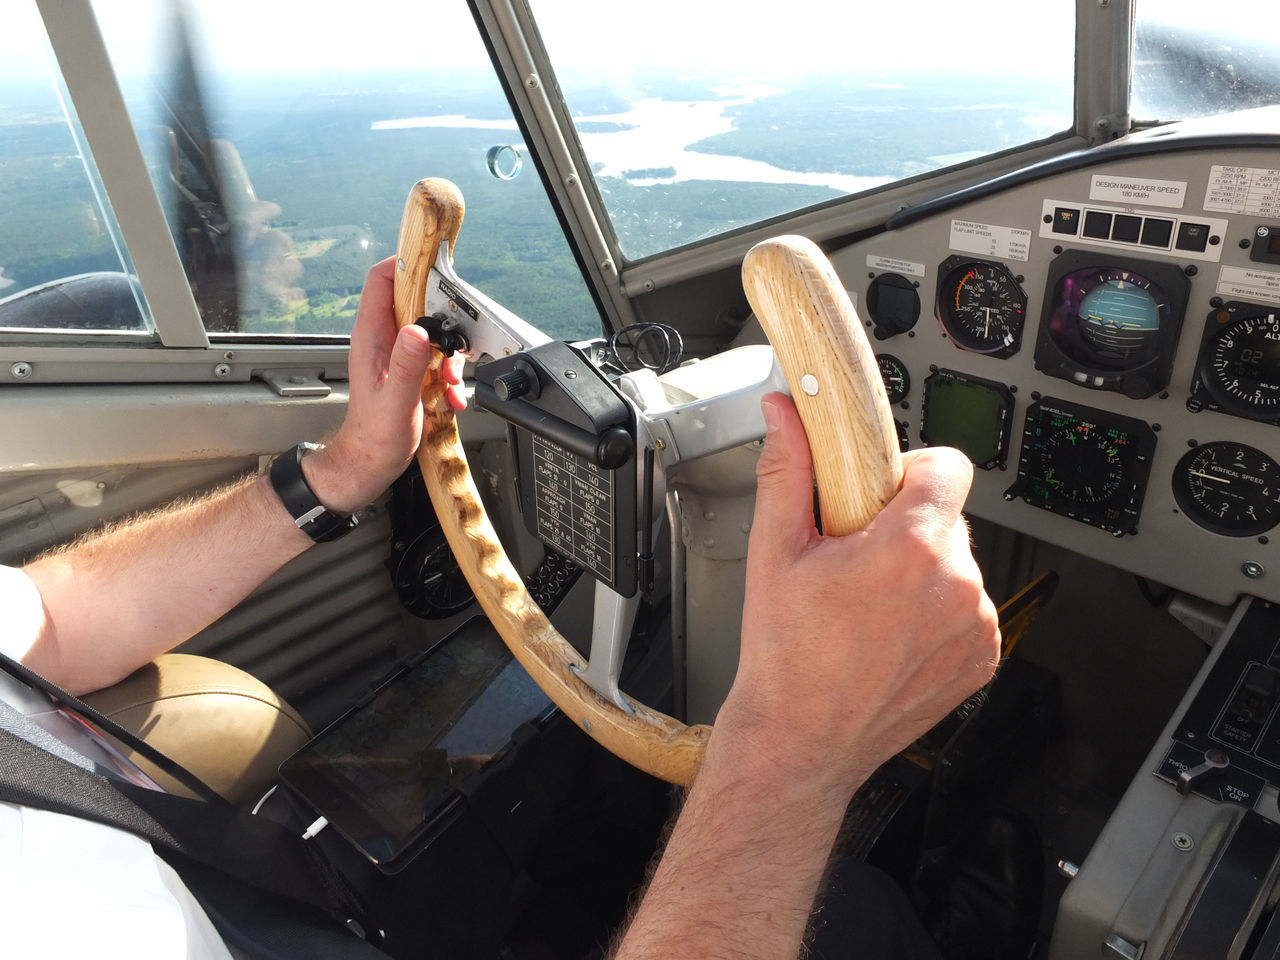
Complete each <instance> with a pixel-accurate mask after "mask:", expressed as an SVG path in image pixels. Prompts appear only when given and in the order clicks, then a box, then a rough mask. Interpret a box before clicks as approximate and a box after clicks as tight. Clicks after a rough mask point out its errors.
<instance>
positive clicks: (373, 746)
mask: <svg viewBox="0 0 1280 960" xmlns="http://www.w3.org/2000/svg"><path fill="white" fill-rule="evenodd" d="M553 710H554V706H553V705H552V704H551V701H550V700H548V699H547V697H546V695H545V694H544V693H543V692H542V691H541V690H540V689H539V688H538V686H537V684H535V683H534V682H533V680H532V678H530V676H529V675H528V674H527V673H526V672H525V670H524V668H523V667H521V666H520V664H519V663H518V662H517V661H516V660H515V659H514V658H513V657H512V656H511V653H510V651H509V650H507V648H506V645H505V644H504V643H503V642H502V639H501V638H500V637H499V636H498V634H497V633H496V631H494V629H493V627H492V626H491V625H490V624H489V622H488V621H487V620H485V619H484V618H483V617H476V618H473V619H472V620H469V621H467V622H466V623H465V624H463V625H462V626H461V627H459V628H458V629H457V630H456V631H454V632H453V633H452V634H450V635H449V636H448V637H447V638H445V639H444V640H443V641H441V642H440V643H439V644H437V645H436V646H435V647H433V648H432V649H431V650H429V651H427V652H426V653H425V654H422V655H421V656H420V658H418V659H417V660H415V662H413V663H411V664H410V665H409V666H407V667H405V668H404V669H403V670H401V671H399V672H398V673H396V674H394V675H393V676H392V677H391V678H390V679H389V680H387V681H386V682H384V683H383V684H381V685H380V686H379V687H378V688H377V689H376V690H375V691H374V692H373V694H372V696H371V697H370V698H369V699H368V700H366V701H365V702H364V703H362V704H360V705H359V706H357V707H355V708H354V709H352V710H350V711H348V712H347V713H346V714H344V715H343V716H342V717H340V718H339V719H338V720H336V721H334V722H333V723H332V724H330V725H329V726H328V727H326V728H325V729H324V730H323V731H321V732H320V733H319V734H318V735H317V736H316V737H314V738H313V739H312V740H311V741H310V742H309V743H308V744H307V745H306V746H305V747H303V748H302V749H301V750H299V751H298V752H297V753H295V754H294V755H293V756H291V757H290V758H289V759H287V760H285V761H284V763H283V764H281V766H280V780H281V782H283V783H284V784H285V785H287V786H288V787H289V788H290V789H292V790H293V791H295V792H296V793H297V794H299V795H300V796H301V797H303V798H304V799H305V800H306V801H307V802H308V803H309V804H310V805H311V806H312V807H313V808H314V809H315V810H316V812H317V813H319V814H321V815H322V816H324V817H325V818H326V819H327V820H328V821H329V825H330V826H331V827H333V828H334V829H336V830H337V831H338V832H339V833H341V834H342V835H343V836H344V837H346V838H347V839H348V840H349V841H350V842H351V843H353V844H354V845H355V846H356V847H357V849H359V850H360V851H361V852H362V853H363V854H364V855H365V856H366V857H368V858H369V859H370V860H371V861H373V862H374V863H375V864H377V865H378V866H379V867H380V868H382V869H383V870H385V871H387V872H396V871H397V870H399V869H402V868H403V867H404V866H405V865H406V864H407V863H408V862H409V861H410V860H411V859H412V855H413V854H414V853H416V852H417V851H419V850H421V849H422V848H423V847H424V846H425V845H426V844H427V843H428V842H429V841H430V840H431V838H432V837H433V836H435V835H436V834H437V833H438V832H439V831H440V830H441V829H443V828H444V827H445V826H447V825H448V823H450V822H451V821H452V819H453V816H452V815H456V813H457V812H459V810H460V807H461V804H462V803H463V802H464V795H465V792H466V791H467V790H468V789H469V788H471V787H474V786H475V785H476V784H477V783H479V782H480V781H481V780H482V779H483V777H484V771H485V768H486V767H487V766H488V765H489V764H490V763H491V762H492V760H493V759H494V757H495V756H496V755H498V754H500V753H501V752H502V751H503V750H504V748H505V747H506V746H507V745H508V744H509V743H510V742H511V734H512V732H513V731H514V730H515V729H516V728H517V727H519V726H520V725H521V724H524V723H527V722H530V721H534V720H538V719H541V718H543V717H545V716H546V715H548V714H550V713H551V712H552V711H553Z"/></svg>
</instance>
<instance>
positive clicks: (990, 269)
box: [938, 257, 1027, 357]
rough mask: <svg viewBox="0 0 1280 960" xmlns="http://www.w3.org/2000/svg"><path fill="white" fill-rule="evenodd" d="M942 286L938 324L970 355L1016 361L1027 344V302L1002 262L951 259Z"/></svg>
mask: <svg viewBox="0 0 1280 960" xmlns="http://www.w3.org/2000/svg"><path fill="white" fill-rule="evenodd" d="M941 269H942V271H943V272H942V279H941V280H940V281H939V282H938V322H939V323H941V324H942V329H943V330H944V331H945V332H946V334H947V336H948V337H950V338H951V341H952V342H953V343H954V344H955V345H956V346H958V347H960V348H962V349H964V350H972V351H973V352H974V353H988V354H992V355H993V356H998V357H1008V356H1012V355H1013V354H1014V353H1016V352H1017V350H1018V344H1019V342H1020V341H1021V339H1022V324H1023V321H1024V320H1025V319H1026V314H1027V297H1026V294H1024V293H1023V292H1022V288H1021V287H1020V286H1018V281H1016V280H1015V279H1014V278H1013V276H1012V274H1010V273H1009V271H1008V270H1006V269H1005V268H1004V267H1003V266H1001V265H1000V264H998V263H988V262H987V261H985V260H965V259H963V258H960V257H950V258H948V259H947V260H946V261H944V262H943V264H942V268H941Z"/></svg>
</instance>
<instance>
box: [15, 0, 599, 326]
mask: <svg viewBox="0 0 1280 960" xmlns="http://www.w3.org/2000/svg"><path fill="white" fill-rule="evenodd" d="M92 8H93V11H94V14H95V15H96V19H97V23H98V26H99V28H100V30H101V36H102V39H103V41H104V42H105V46H106V50H107V53H108V55H109V58H110V64H111V67H112V68H113V72H114V74H115V78H116V81H117V82H118V83H119V86H120V90H121V92H122V94H123V98H124V103H125V106H126V108H127V113H128V119H127V120H126V121H124V123H123V127H124V129H120V130H117V131H115V133H116V135H119V136H121V137H126V136H128V137H131V136H134V135H136V138H137V142H138V144H139V146H140V147H141V149H142V156H143V158H144V161H145V164H146V167H147V169H148V173H149V175H150V181H151V183H152V184H153V186H154V190H155V193H156V196H157V197H158V198H159V201H160V206H161V208H162V209H163V213H164V219H165V221H166V222H167V225H168V233H169V235H170V237H171V242H172V245H173V248H174V249H176V253H177V258H178V260H179V261H180V262H181V266H182V269H183V271H184V272H185V275H186V276H185V280H186V284H187V285H188V286H189V287H190V289H191V291H192V294H193V296H194V299H195V304H196V309H197V310H198V313H199V319H200V322H201V325H202V326H203V329H204V331H205V333H206V334H207V337H208V338H209V340H210V341H212V342H213V343H214V345H215V346H216V344H217V343H218V342H221V341H227V340H232V339H236V340H246V339H247V340H258V341H264V340H265V341H268V342H274V343H279V342H282V339H287V340H292V341H298V342H312V343H315V342H320V343H323V342H325V341H328V342H332V341H333V340H334V338H341V337H345V335H346V334H347V333H348V332H349V331H350V329H351V324H352V322H353V320H354V317H355V308H356V302H357V300H358V296H359V292H360V288H361V285H362V283H363V280H364V276H365V273H366V271H367V270H368V268H369V266H370V265H371V264H372V263H374V262H375V261H377V260H379V259H381V258H383V257H385V256H388V255H390V254H392V253H393V252H394V251H395V248H396V240H397V234H398V230H399V224H400V217H401V213H402V210H403V205H404V199H405V197H406V195H407V194H408V190H409V187H410V186H411V185H412V184H413V183H414V182H415V181H416V180H418V179H420V178H422V177H428V176H438V177H446V178H449V179H451V180H453V181H455V182H456V183H458V185H459V186H460V187H461V188H462V191H463V194H464V196H465V198H466V201H467V217H466V225H465V226H464V228H463V232H462V235H461V237H460V240H459V244H458V249H457V251H456V253H455V262H456V263H457V265H458V269H459V272H460V273H462V274H463V275H464V276H466V277H467V278H468V279H469V280H471V281H473V282H476V283H477V284H480V285H482V286H483V288H484V289H485V291H486V292H487V293H489V294H490V295H491V296H493V297H494V298H495V299H497V300H499V301H500V302H502V303H504V305H506V306H508V307H509V308H510V309H512V310H513V311H514V312H516V313H517V314H519V315H521V316H523V317H524V318H526V319H528V320H529V321H530V322H532V323H534V324H536V325H538V326H540V327H541V328H543V329H544V330H547V331H548V332H549V333H551V335H553V336H557V337H564V338H579V337H586V336H595V335H598V334H599V332H600V329H601V319H600V315H599V312H598V309H597V307H596V306H595V303H594V301H593V299H592V297H591V295H590V293H589V292H588V290H587V288H586V286H585V284H584V282H583V279H582V276H581V273H580V271H579V269H578V266H577V263H576V262H575V260H574V257H573V254H572V252H571V251H570V249H569V247H568V244H567V242H566V240H565V239H564V235H563V232H562V230H561V228H560V225H559V223H558V221H557V220H556V217H555V215H554V212H553V210H552V209H551V206H550V204H549V202H548V200H547V197H546V194H545V192H544V190H543V188H542V185H541V183H540V182H539V180H538V177H537V175H536V173H530V172H528V171H530V170H532V164H524V163H523V160H524V157H525V155H526V153H527V151H526V149H525V145H524V143H523V138H522V136H521V134H520V131H519V129H518V127H517V125H516V123H515V121H514V120H513V119H512V115H511V111H510V108H509V107H508V106H507V103H506V99H505V97H504V95H503V92H502V90H501V87H500V85H499V83H498V81H497V79H496V77H495V76H494V74H493V70H492V67H491V66H490V63H489V58H488V55H487V54H486V52H485V49H484V46H483V44H482V43H481V41H480V38H479V36H478V33H477V30H476V27H475V24H474V21H473V20H472V18H471V16H470V14H469V12H468V10H467V7H466V5H465V4H461V3H460V4H421V3H416V2H409V0H368V2H364V3H361V4H356V5H351V4H337V3H326V4H321V5H319V6H317V5H316V4H315V3H310V2H307V3H304V2H282V3H261V2H257V0H226V2H219V3H182V4H179V3H177V2H174V0H154V2H149V0H92ZM9 21H13V23H15V24H17V25H18V26H20V27H22V28H23V29H25V30H34V31H37V32H38V35H39V36H40V37H41V38H43V27H42V26H41V18H40V16H39V15H38V14H37V13H36V10H35V4H34V2H33V0H19V2H17V3H10V4H6V5H4V11H3V12H0V37H3V38H4V39H3V40H0V54H3V55H2V56H0V64H3V63H5V62H6V61H7V58H8V53H9V47H10V44H11V42H12V43H13V44H15V45H16V44H18V43H19V42H20V41H19V40H17V39H16V38H14V34H15V31H14V30H11V29H10V27H11V24H10V22H9ZM58 29H67V28H66V27H65V26H59V25H57V24H53V23H50V25H49V30H50V33H53V34H54V35H55V40H56V31H57V30H58ZM446 38H447V39H446ZM54 46H55V48H56V46H57V44H56V42H55V44H54ZM15 48H16V47H15ZM24 62H25V63H26V66H24V67H23V68H22V69H21V70H18V69H9V68H8V67H5V66H0V124H3V125H4V127H5V128H6V129H5V130H4V131H2V132H0V170H3V169H5V168H8V169H10V170H14V171H15V172H17V173H18V174H19V175H20V176H18V177H11V176H0V269H3V271H4V272H3V273H0V285H5V286H8V287H9V289H8V290H3V291H0V297H3V296H5V295H6V294H12V293H16V292H18V291H19V290H20V289H23V288H27V287H32V286H38V285H40V284H43V283H47V282H55V283H59V284H63V285H64V286H65V283H66V279H67V277H68V276H69V275H70V274H72V273H84V272H90V271H97V272H103V273H110V274H112V276H114V277H117V278H119V279H120V281H121V285H120V288H119V290H117V291H115V293H116V294H119V295H123V294H125V293H127V294H129V295H131V296H132V295H133V292H134V291H136V290H138V289H139V284H138V282H137V280H136V277H135V271H134V270H133V264H132V263H130V261H129V253H128V252H127V251H126V250H125V247H124V245H123V244H113V243H112V242H111V237H112V234H111V233H110V231H109V230H108V229H107V228H106V226H105V223H107V222H109V221H110V204H109V203H107V202H106V197H105V195H104V194H103V193H102V191H101V190H98V191H95V190H93V189H91V187H90V186H89V185H86V183H85V179H86V174H85V172H84V171H85V170H86V169H87V170H89V171H90V172H92V170H93V163H92V159H91V157H92V155H93V151H94V150H96V149H97V147H98V145H97V144H96V143H95V142H94V139H95V137H94V134H93V132H92V131H91V133H90V136H89V137H88V143H87V146H86V149H85V150H84V151H83V153H84V155H85V157H86V158H89V159H86V161H85V163H81V162H80V158H79V156H78V154H77V148H76V146H75V144H74V140H73V137H72V135H71V133H70V132H69V129H68V124H69V123H70V124H71V125H72V126H71V128H70V129H71V130H72V131H74V130H75V127H74V123H75V121H74V111H73V110H72V104H71V102H70V101H68V114H69V116H70V117H71V118H72V119H71V120H70V121H68V119H67V118H66V117H64V115H63V113H62V110H61V108H60V107H59V105H58V101H57V99H56V97H54V96H53V94H52V93H50V91H49V82H48V80H47V79H46V78H47V75H48V73H49V67H48V66H47V64H46V63H45V62H43V58H42V59H41V60H32V59H31V58H26V60H25V61H24ZM50 62H52V59H51V58H50ZM53 71H54V74H55V75H56V74H57V66H56V63H55V64H54V67H53ZM33 78H36V79H38V80H39V81H40V82H42V83H43V85H44V92H43V98H44V99H43V100H42V101H41V100H37V99H32V97H33V96H34V94H33V95H28V96H27V99H21V98H19V96H18V95H17V93H15V92H13V91H22V90H23V89H24V87H25V86H28V85H30V81H31V80H32V79H33ZM56 83H57V81H55V84H56ZM37 92H39V91H38V90H37ZM72 99H74V98H72ZM130 125H131V126H132V129H131V130H130V129H129V127H130ZM88 126H89V125H88V124H86V127H88ZM522 167H524V168H525V170H526V173H525V175H524V176H520V175H519V174H520V172H521V168H522ZM103 169H104V171H105V169H106V168H105V167H104V168H103ZM105 179H106V180H107V184H108V190H107V193H110V187H111V181H110V177H105ZM77 230H79V232H77ZM125 233H126V239H127V238H128V231H127V230H126V231H125ZM129 246H130V248H131V249H132V246H133V245H132V244H130V245H129ZM132 252H133V257H134V260H135V261H138V264H139V266H142V264H141V260H140V258H141V257H142V256H143V255H142V254H141V253H140V252H139V251H137V250H136V249H135V250H133V251H132ZM138 273H140V274H141V275H142V276H143V281H144V282H143V283H142V284H141V285H140V287H141V288H142V289H145V288H146V287H147V284H146V282H145V281H146V272H145V271H144V270H139V271H138ZM108 292H110V291H108ZM103 296H106V294H103ZM138 299H139V301H140V302H142V303H145V300H144V299H143V298H141V297H140V296H139V297H138ZM140 309H141V308H139V307H135V310H134V317H133V319H132V321H131V323H132V326H130V327H129V328H128V329H131V330H136V331H138V332H141V333H145V332H147V331H148V330H149V329H150V327H149V326H148V321H147V320H146V319H145V316H146V314H145V312H142V313H141V319H140V317H139V310H140ZM156 310H157V314H159V312H160V310H159V307H156ZM112 316H114V314H112ZM110 322H111V323H114V322H115V321H114V320H112V321H110ZM61 325H63V326H69V325H73V324H67V323H65V322H64V323H62V324H61ZM2 326H4V321H3V319H2V318H0V327H2ZM197 333H198V331H197ZM161 339H162V340H164V339H165V338H163V337H162V338H161ZM166 342H167V340H166ZM186 345H191V344H186Z"/></svg>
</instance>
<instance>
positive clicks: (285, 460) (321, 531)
mask: <svg viewBox="0 0 1280 960" xmlns="http://www.w3.org/2000/svg"><path fill="white" fill-rule="evenodd" d="M321 449H323V446H322V445H321V444H318V443H300V444H298V445H297V446H296V447H293V448H292V449H290V450H286V451H285V452H284V453H282V454H280V456H278V457H276V459H275V462H274V463H272V464H271V473H270V477H271V489H272V490H274V491H275V492H276V496H277V497H279V498H280V502H281V503H283V504H284V508H285V509H286V510H288V511H289V516H291V517H293V522H294V523H295V524H297V527H298V529H299V530H301V531H302V532H303V533H305V534H306V535H307V536H309V537H310V538H311V539H312V540H313V541H314V542H316V543H328V542H329V541H330V540H337V539H338V538H339V537H345V536H346V535H347V534H348V533H350V532H351V531H352V530H353V529H354V528H355V526H356V524H358V523H359V522H360V521H359V520H358V519H357V518H356V516H355V514H351V515H348V516H342V515H341V514H336V513H330V512H329V511H328V510H327V509H325V506H324V504H322V503H321V502H320V500H319V499H318V498H317V497H316V494H315V491H314V490H312V489H311V485H310V484H309V483H307V478H306V477H305V476H304V475H303V473H302V458H303V457H304V456H305V455H306V454H308V453H311V452H313V451H315V450H321Z"/></svg>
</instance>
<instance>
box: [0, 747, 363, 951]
mask: <svg viewBox="0 0 1280 960" xmlns="http://www.w3.org/2000/svg"><path fill="white" fill-rule="evenodd" d="M0 801H7V802H10V803H17V804H22V805H25V806H29V807H35V808H38V809H42V810H51V811H53V812H56V813H63V814H68V815H71V816H75V817H80V818H82V819H85V820H91V821H94V822H96V823H102V824H106V825H108V826H112V827H118V828H119V829H121V830H125V831H127V832H129V833H132V834H134V835H135V836H138V837H141V838H142V839H144V840H147V841H148V842H150V843H151V845H152V848H153V849H154V850H155V851H156V853H157V854H158V855H159V856H160V857H161V858H162V859H164V860H165V861H166V862H167V863H169V864H170V866H172V867H173V868H174V869H175V870H176V871H177V872H178V874H179V876H181V877H182V878H183V879H184V881H186V880H188V874H189V873H192V871H191V870H190V869H189V867H190V865H191V864H195V865H197V870H196V871H194V873H195V874H196V875H197V876H196V877H195V879H196V880H197V881H198V880H200V879H201V878H203V879H204V880H205V884H201V883H199V882H197V883H195V884H194V885H192V892H193V893H195V894H196V895H197V898H199V899H200V900H201V902H202V904H203V903H204V895H203V892H202V890H201V889H200V888H201V886H209V885H212V886H213V887H215V888H216V887H219V886H220V887H221V888H222V893H224V894H225V893H227V892H228V891H229V890H230V889H231V888H233V887H236V888H243V889H246V890H249V891H266V892H268V893H271V894H274V895H276V896H278V897H282V898H284V899H285V900H287V901H290V902H291V903H292V904H293V905H294V907H295V908H299V909H300V910H301V911H302V912H305V911H306V910H307V909H308V908H310V909H313V910H314V909H319V910H321V911H323V912H324V913H325V914H327V915H328V916H329V917H330V918H331V919H332V920H335V921H337V923H338V924H340V925H342V926H347V925H348V924H349V921H351V920H353V919H354V920H356V921H357V922H358V923H360V924H361V925H362V926H365V927H366V929H374V930H376V929H377V927H376V926H374V925H373V924H372V922H371V921H370V920H369V912H368V910H367V909H366V908H365V906H364V904H363V903H362V902H361V901H360V899H359V898H358V897H357V896H356V894H355V893H354V891H352V889H351V887H350V885H349V884H348V883H347V882H346V881H345V880H344V879H343V878H342V877H341V876H339V875H338V873H337V872H336V871H335V870H334V869H333V867H332V866H330V865H329V864H328V862H327V861H325V860H324V858H323V855H322V854H321V853H320V852H319V850H317V849H316V848H315V847H314V846H313V845H312V844H309V843H307V842H306V841H304V840H302V839H301V838H300V837H299V836H297V835H295V834H294V833H293V832H292V831H289V830H286V829H285V828H284V827H282V826H281V825H279V824H277V823H275V822H274V821H271V820H266V819H264V818H262V817H255V816H253V815H252V814H251V813H249V812H248V811H247V810H246V809H243V808H240V807H233V806H231V805H229V804H226V803H223V804H221V805H216V806H215V805H214V804H209V803H204V802H203V801H199V800H191V799H188V798H186V797H178V796H174V795H172V794H167V793H160V792H157V791H155V790H148V789H146V788H145V787H138V786H135V785H133V784H130V783H124V782H120V781H115V780H111V779H109V778H107V777H104V776H102V775H100V774H97V773H93V772H91V771H88V770H84V769H82V768H81V767H78V766H76V765H75V764H73V763H70V762H68V761H66V760H63V759H62V758H60V757H55V756H53V755H52V754H50V753H47V752H46V751H44V750H42V749H41V748H39V747H37V746H35V745H33V744H31V743H28V742H27V741H26V740H24V739H22V738H21V737H20V736H17V735H15V734H14V733H12V732H10V731H9V730H7V729H4V728H3V727H0ZM208 868H212V869H211V870H210V869H208ZM211 877H212V880H211V879H210V878H211ZM214 899H215V900H216V899H217V897H215V898H214ZM211 916H212V913H211ZM351 939H352V940H356V938H355V937H352V938H351ZM357 942H359V941H357ZM371 949H373V948H371ZM371 956H385V955H384V954H381V952H380V951H378V952H375V953H373V954H371Z"/></svg>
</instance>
